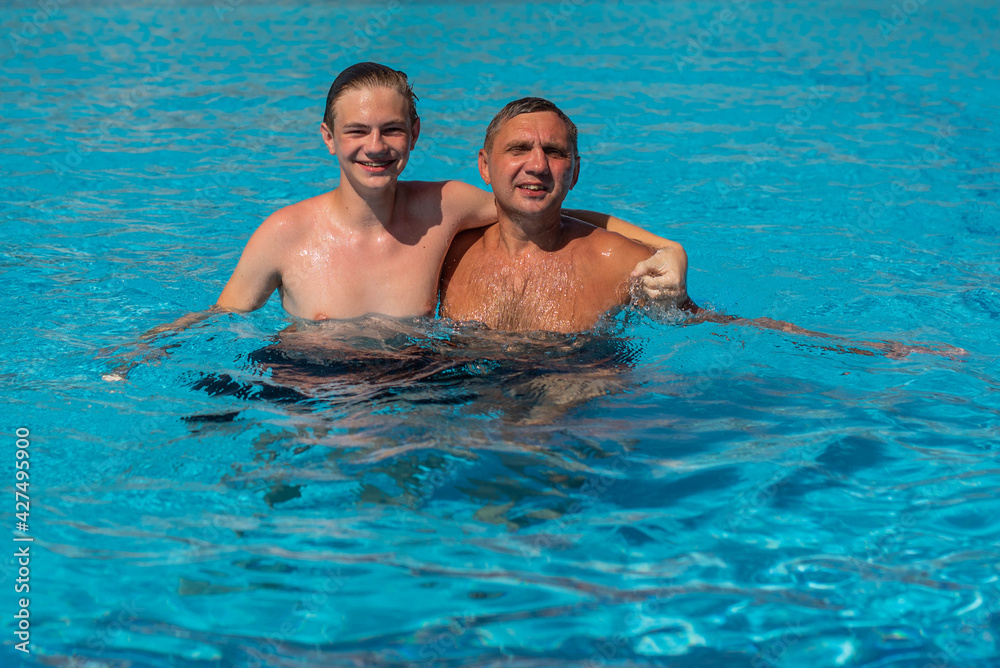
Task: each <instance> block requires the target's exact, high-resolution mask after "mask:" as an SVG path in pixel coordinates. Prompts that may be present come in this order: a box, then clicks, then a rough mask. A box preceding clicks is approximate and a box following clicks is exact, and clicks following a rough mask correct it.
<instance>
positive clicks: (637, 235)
mask: <svg viewBox="0 0 1000 668" xmlns="http://www.w3.org/2000/svg"><path fill="white" fill-rule="evenodd" d="M442 199H443V200H444V201H443V202H442V208H443V207H444V206H446V205H447V206H449V207H454V208H450V213H453V215H454V220H456V221H457V224H458V228H457V229H456V233H458V232H461V231H463V230H468V229H472V228H475V227H483V226H484V225H489V224H490V223H494V222H496V220H497V211H496V203H495V202H494V200H493V193H491V192H486V191H485V190H480V189H479V188H476V187H474V186H470V185H469V184H468V183H463V182H461V181H448V182H447V183H446V184H445V190H444V193H443V197H442ZM563 213H564V214H566V215H567V216H571V217H573V218H578V219H580V220H582V221H584V222H585V223H590V224H591V225H593V226H595V227H600V228H602V229H606V230H608V231H610V232H617V233H618V234H620V235H622V236H623V237H626V238H628V239H632V240H633V241H638V242H639V243H641V244H645V245H647V246H650V247H652V248H655V249H656V252H655V253H654V254H653V256H652V257H650V258H649V259H648V260H643V261H642V262H640V263H639V264H637V265H636V267H635V269H634V270H633V272H632V276H633V277H636V278H639V277H641V280H640V281H639V283H640V285H641V286H642V288H643V289H644V290H645V292H646V294H647V295H648V296H649V297H650V299H654V300H656V301H657V302H660V303H661V304H665V305H676V306H680V305H681V304H683V303H685V300H686V299H687V253H685V252H684V248H683V246H681V245H680V244H679V243H677V242H676V241H670V240H669V239H664V238H663V237H659V236H657V235H655V234H653V233H652V232H647V231H646V230H644V229H642V228H640V227H636V226H635V225H632V224H631V223H626V222H625V221H624V220H622V219H620V218H616V217H615V216H611V215H608V214H606V213H598V212H596V211H583V210H580V209H563Z"/></svg>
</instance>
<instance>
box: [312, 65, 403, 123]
mask: <svg viewBox="0 0 1000 668" xmlns="http://www.w3.org/2000/svg"><path fill="white" fill-rule="evenodd" d="M362 88H389V89H391V90H394V91H396V92H397V93H399V94H400V95H402V96H403V98H404V99H405V100H406V104H407V106H408V107H409V108H410V125H413V123H415V122H416V121H417V118H419V117H418V116H417V96H416V95H414V94H413V87H412V86H411V85H410V82H409V81H407V79H406V72H400V71H399V70H394V69H392V68H391V67H386V66H385V65H379V64H378V63H356V64H354V65H351V66H350V67H348V68H347V69H346V70H344V71H343V72H341V73H340V74H338V75H337V78H336V79H334V81H333V85H332V86H330V92H329V93H328V94H327V96H326V111H325V112H324V114H323V122H324V123H326V125H327V127H328V128H330V131H331V132H332V131H333V117H334V113H333V106H334V104H336V103H337V100H338V99H340V97H341V96H342V95H343V94H344V93H346V92H348V91H352V90H359V89H362Z"/></svg>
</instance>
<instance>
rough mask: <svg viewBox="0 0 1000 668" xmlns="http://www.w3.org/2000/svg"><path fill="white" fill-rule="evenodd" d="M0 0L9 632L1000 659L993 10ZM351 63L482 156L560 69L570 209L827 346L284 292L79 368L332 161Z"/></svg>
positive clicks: (263, 659) (191, 281)
mask: <svg viewBox="0 0 1000 668" xmlns="http://www.w3.org/2000/svg"><path fill="white" fill-rule="evenodd" d="M0 19H2V27H3V31H2V32H3V34H4V35H13V37H9V36H8V37H6V38H5V40H4V41H3V48H4V49H5V50H4V52H3V54H2V57H3V58H4V59H5V60H4V68H3V71H2V73H0V88H2V89H3V90H4V95H3V98H2V100H0V112H2V117H3V119H4V121H5V127H6V128H7V129H6V132H5V133H4V134H3V135H2V136H0V143H2V145H3V148H4V156H5V160H4V161H3V162H4V164H3V166H2V170H3V176H4V183H5V186H6V188H5V193H6V196H5V197H4V198H3V201H2V202H0V211H2V214H3V224H2V225H0V230H2V233H3V235H4V258H3V262H4V271H5V274H6V277H7V280H8V284H9V285H11V286H12V287H13V288H14V289H12V290H10V291H9V292H8V299H7V305H6V311H5V315H6V317H5V319H4V322H5V325H4V326H5V327H6V332H7V333H6V336H5V337H4V340H5V341H6V343H7V345H6V346H5V348H4V353H3V356H2V363H0V366H2V368H0V373H2V374H3V377H4V380H5V390H6V391H5V397H6V398H7V402H8V406H7V410H6V411H5V415H6V416H7V433H8V437H9V445H8V447H9V453H10V461H11V463H12V465H11V467H10V469H9V473H8V480H9V482H7V483H6V484H8V485H10V486H13V485H14V482H15V470H14V466H13V463H14V461H15V454H14V453H15V451H16V449H17V446H15V439H16V438H17V437H18V435H17V434H18V433H19V432H17V430H18V429H24V430H27V431H28V432H29V434H30V435H29V436H28V440H30V446H29V447H28V448H27V449H28V451H29V452H30V464H31V468H30V469H28V471H29V472H30V483H31V486H30V496H31V513H30V521H29V522H28V523H27V524H28V525H29V527H30V528H29V529H28V531H19V530H17V529H16V522H17V521H19V520H18V519H17V518H16V517H14V511H15V506H14V499H13V498H12V499H11V500H10V501H11V502H10V504H9V512H10V516H9V517H8V521H9V524H8V526H10V527H11V535H12V537H24V536H30V537H32V538H33V541H32V542H31V543H30V545H31V548H30V550H31V556H32V559H31V574H30V592H27V594H24V593H18V592H17V591H16V590H15V586H16V580H17V578H18V564H17V560H16V558H15V557H14V554H15V550H16V549H17V548H18V547H19V546H21V545H22V544H23V543H14V542H11V543H10V544H9V548H10V549H8V550H7V551H6V552H5V554H8V556H6V557H3V558H0V586H2V587H3V589H4V590H5V591H6V592H7V595H6V596H5V597H3V600H4V607H3V609H2V610H0V613H2V614H3V619H4V623H3V629H4V636H3V646H2V648H0V653H2V654H0V664H2V665H12V666H13V665H24V666H41V665H74V662H75V665H93V666H120V665H129V666H143V667H146V666H148V667H157V668H158V667H160V666H185V667H187V666H192V667H193V666H199V667H200V666H246V665H267V666H328V665H385V666H413V665H417V666H438V665H443V666H473V665H523V666H536V665H537V666H555V665H592V666H599V665H622V666H630V665H670V666H706V665H708V666H753V667H754V668H757V667H758V666H761V665H774V666H802V665H817V666H834V665H841V666H924V665H926V664H928V663H931V664H932V665H942V666H943V665H954V666H991V665H995V663H996V661H997V656H998V655H1000V649H998V646H997V638H998V633H1000V627H998V622H997V620H998V617H997V612H998V611H1000V581H998V572H997V563H998V559H997V555H998V548H1000V522H998V520H997V517H1000V514H998V512H997V502H996V500H995V496H996V495H995V493H994V490H995V488H996V486H997V483H998V478H1000V474H998V471H1000V469H998V467H997V466H996V461H995V460H996V450H997V448H996V446H997V444H998V442H1000V440H998V415H1000V400H998V393H997V389H998V383H1000V365H998V356H1000V340H998V336H997V333H996V332H997V323H998V322H1000V289H998V287H997V286H998V285H1000V261H998V258H1000V215H998V206H997V201H998V196H997V195H998V192H1000V177H998V167H997V165H998V164H1000V141H998V137H997V134H996V130H995V118H996V109H997V107H998V103H1000V93H998V92H997V91H998V90H1000V86H997V81H996V79H997V74H996V73H997V72H998V71H1000V62H998V55H997V52H996V50H995V49H994V48H993V47H994V45H995V44H996V43H997V37H998V34H1000V22H998V18H997V14H996V7H995V4H993V3H990V2H985V1H979V2H972V3H946V4H935V3H933V2H929V1H928V2H925V3H921V2H916V1H914V2H912V3H893V2H885V3H882V2H871V1H866V2H861V3H854V4H849V5H840V6H831V5H826V4H820V3H816V2H793V3H782V4H780V5H779V4H773V3H745V2H736V1H734V2H717V3H700V2H699V3H694V2H689V3H640V4H638V5H636V4H629V5H627V6H626V5H624V4H620V3H614V2H607V3H604V2H580V3H577V2H564V3H548V4H546V3H541V4H531V5H529V4H521V3H499V4H496V5H491V6H486V7H484V6H479V5H475V4H471V3H464V4H445V3H433V2H428V3H413V4H410V3H406V4H405V5H404V4H397V3H391V2H390V3H384V4H383V3H375V4H372V5H364V6H358V7H353V8H332V7H324V6H318V5H317V6H309V5H307V4H306V3H299V4H295V3H278V4H261V3H254V2H242V3H238V2H230V1H227V0H222V1H221V2H218V3H215V4H214V5H213V4H204V5H200V4H196V3H179V4H177V5H175V6H170V7H166V6H150V5H148V4H146V3H140V2H125V3H118V4H116V5H114V6H108V7H99V6H97V5H93V4H88V3H84V4H79V5H70V4H68V3H49V4H38V3H27V2H16V3H12V4H5V5H4V7H3V8H2V9H0ZM359 60H374V61H377V62H384V63H387V64H390V65H392V66H395V67H398V68H399V69H402V70H404V71H405V72H406V73H407V74H408V75H409V77H410V79H411V81H413V82H414V88H415V91H416V93H417V95H418V96H419V98H420V101H419V103H418V109H419V111H420V114H421V118H422V133H421V138H420V141H419V142H418V144H417V147H416V149H415V151H414V154H413V157H412V159H411V162H410V164H409V166H408V167H407V171H406V173H405V174H404V178H411V179H427V180H433V179H447V178H457V179H461V180H464V181H466V182H469V183H473V184H478V183H479V182H480V181H479V177H478V174H477V172H476V164H475V154H476V151H477V150H478V148H479V147H480V146H481V144H482V136H483V132H484V131H485V127H486V124H487V122H488V121H489V119H490V118H491V117H492V115H493V114H494V113H495V112H496V110H498V109H499V108H500V107H501V106H502V105H503V104H504V103H506V102H507V101H509V100H511V99H515V98H518V97H521V96H524V95H541V96H544V97H548V98H550V99H552V100H553V101H555V102H556V103H557V104H559V105H560V107H562V108H563V109H564V110H565V111H566V112H567V113H568V114H569V115H570V116H571V117H572V118H573V119H574V120H575V121H576V122H577V124H578V125H579V127H580V148H581V153H582V155H583V167H582V170H581V177H580V183H579V184H578V185H577V187H576V188H575V189H574V191H573V193H572V195H571V197H570V198H569V200H568V201H567V206H572V207H578V208H586V209H592V210H599V211H606V212H610V213H614V214H615V215H617V216H619V217H621V218H624V219H625V220H628V221H630V222H633V223H635V224H638V225H640V226H642V227H645V228H646V229H649V230H650V231H653V232H655V233H657V234H660V235H662V236H665V237H669V238H671V239H675V240H677V241H679V242H681V243H683V244H684V246H685V248H686V249H687V252H688V254H689V257H690V274H689V292H690V294H691V296H692V297H693V298H694V299H695V301H696V302H698V303H699V304H701V305H703V306H708V307H711V308H713V309H716V310H717V311H720V312H724V313H731V314H739V315H741V316H745V317H748V318H754V317H770V318H775V319H781V320H786V321H790V322H794V323H795V324H796V325H799V326H802V327H805V328H808V329H811V330H817V331H822V332H826V333H829V334H831V335H835V336H838V337H843V340H840V339H838V340H837V341H828V340H825V339H816V338H812V337H805V336H800V335H794V334H790V333H785V332H779V331H770V330H764V329H760V328H755V327H748V326H739V325H732V324H730V325H726V324H720V323H711V322H705V323H700V324H691V323H688V322H686V321H685V320H684V319H682V318H678V317H674V316H670V315H669V314H668V315H667V316H664V315H663V314H661V313H658V312H656V311H655V310H644V309H641V308H639V309H627V310H626V311H624V312H622V313H620V314H618V315H617V316H615V317H613V318H610V319H609V320H607V321H606V322H603V323H601V325H600V326H599V327H597V328H595V329H594V330H593V331H589V332H585V333H581V334H577V335H554V334H541V333H534V334H524V335H508V334H503V333H498V332H490V331H488V330H483V329H482V328H478V327H476V326H475V325H468V324H461V325H460V324H455V323H451V322H449V321H446V320H440V319H430V318H428V319H412V320H409V319H407V320H394V319H388V318H382V317H368V318H361V319H357V320H353V321H346V322H323V323H315V324H308V323H294V322H293V321H292V320H291V319H290V318H288V317H287V315H286V314H285V313H284V312H283V311H282V310H281V307H280V304H279V300H278V299H277V298H272V299H271V301H270V303H269V304H268V306H267V307H265V308H264V309H263V310H261V311H259V312H256V313H253V314H249V315H219V316H216V317H213V318H212V319H209V320H207V321H205V322H204V323H201V324H199V325H197V326H194V327H192V328H190V329H188V330H186V331H184V332H180V333H176V334H173V335H170V336H169V337H166V338H164V339H162V340H161V341H160V342H159V343H160V345H161V346H164V347H167V346H169V348H168V349H167V352H166V354H164V355H162V356H160V357H159V358H157V359H151V360H149V361H148V362H147V363H145V364H142V365H140V366H137V367H135V368H134V369H132V370H131V372H130V373H129V376H128V382H124V383H108V382H106V381H104V380H102V374H104V373H106V372H107V371H108V370H109V369H110V368H112V367H113V366H114V365H115V364H116V363H117V357H116V355H117V354H119V353H120V351H121V350H123V349H125V348H127V346H128V345H129V343H130V342H132V341H135V340H136V338H137V337H138V335H139V333H141V332H143V331H145V330H147V329H148V328H150V327H153V326H155V325H159V324H161V323H164V322H169V321H172V320H173V319H174V318H176V317H178V316H179V315H182V314H184V313H187V312H191V311H195V310H199V309H202V308H205V307H207V306H209V305H210V304H211V303H212V301H213V300H214V299H215V297H216V296H217V295H218V293H219V290H220V289H221V287H222V285H223V283H224V282H225V280H226V278H227V277H228V275H229V273H230V272H231V271H232V268H233V266H235V263H236V260H237V258H238V257H239V252H240V250H241V249H242V248H243V245H244V244H245V242H246V239H247V237H248V236H249V234H250V233H251V232H252V231H253V229H254V228H255V227H256V226H257V225H258V224H259V222H260V221H261V220H262V219H263V218H264V217H266V216H267V215H268V214H270V213H271V212H272V211H274V210H276V209H278V208H280V207H281V206H285V205H287V204H289V203H291V202H295V201H299V200H302V199H304V198H306V197H310V196H313V195H315V194H318V193H320V192H324V191H326V190H329V189H331V188H332V187H334V186H335V184H336V165H335V161H334V160H333V159H332V158H331V157H330V156H329V155H327V153H326V151H325V149H324V148H323V146H322V144H321V142H320V141H319V136H318V129H317V128H318V125H319V121H320V117H321V111H322V104H323V99H324V97H325V93H326V90H327V88H328V87H329V84H330V81H331V79H332V77H333V76H334V75H335V74H336V73H337V72H339V71H340V70H341V69H343V68H344V67H345V66H347V65H349V64H351V63H353V62H356V61H359ZM991 81H992V82H993V83H990V82H991ZM290 324H295V325H296V327H295V330H294V331H286V330H287V328H288V327H289V325H290ZM892 341H896V342H902V343H904V344H908V345H924V346H927V347H929V348H933V349H939V350H946V349H947V348H946V347H947V346H954V347H958V348H962V349H964V350H965V351H966V353H965V354H964V355H951V354H944V355H934V354H921V353H914V354H909V355H886V354H880V353H879V350H880V349H879V347H878V345H876V344H878V343H879V342H892ZM858 352H861V354H858ZM866 353H871V354H866ZM22 449H23V448H22ZM24 596H28V597H30V599H31V602H30V606H28V608H27V609H29V610H30V644H31V652H30V654H27V653H24V652H22V651H19V650H18V649H16V648H15V645H16V643H18V642H20V639H19V638H18V636H17V635H15V631H16V630H17V623H18V622H17V619H16V618H15V617H14V615H15V614H16V613H17V612H18V610H19V609H20V606H19V603H18V599H19V598H22V597H24ZM88 662H89V663H88Z"/></svg>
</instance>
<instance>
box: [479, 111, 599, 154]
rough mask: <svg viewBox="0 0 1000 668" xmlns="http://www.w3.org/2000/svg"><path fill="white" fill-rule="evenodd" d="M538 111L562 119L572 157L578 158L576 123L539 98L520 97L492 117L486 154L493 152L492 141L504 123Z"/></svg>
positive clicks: (484, 143) (487, 130)
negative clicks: (567, 134) (547, 112)
mask: <svg viewBox="0 0 1000 668" xmlns="http://www.w3.org/2000/svg"><path fill="white" fill-rule="evenodd" d="M538 111H551V112H552V113H554V114H555V115H556V116H558V117H559V118H561V119H562V122H563V123H565V124H566V129H567V130H568V131H569V143H570V145H571V146H572V147H573V156H574V157H579V156H580V152H579V151H578V150H577V148H576V137H577V134H578V133H577V130H576V123H574V122H573V121H571V120H570V119H569V116H567V115H566V114H564V113H563V111H562V109H560V108H559V107H557V106H556V105H555V104H553V103H552V102H549V101H548V100H546V99H545V98H541V97H522V98H521V99H520V100H514V101H513V102H508V103H507V105H506V106H505V107H504V108H503V109H501V110H500V111H499V112H497V115H496V116H494V117H493V120H492V121H490V124H489V126H487V128H486V139H485V140H484V141H483V148H484V149H486V152H487V153H489V152H491V151H492V150H493V141H494V140H495V139H496V136H497V133H498V132H500V128H501V126H503V124H504V123H506V122H507V121H509V120H510V119H512V118H514V117H515V116H520V115H521V114H533V113H535V112H538Z"/></svg>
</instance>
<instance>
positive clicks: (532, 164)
mask: <svg viewBox="0 0 1000 668" xmlns="http://www.w3.org/2000/svg"><path fill="white" fill-rule="evenodd" d="M524 168H525V169H526V170H527V171H529V172H532V173H539V172H542V173H544V172H547V171H549V161H548V160H547V159H546V156H545V151H544V150H542V148H541V147H540V146H539V147H535V148H533V149H532V150H531V153H529V154H528V160H527V162H525V164H524Z"/></svg>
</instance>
